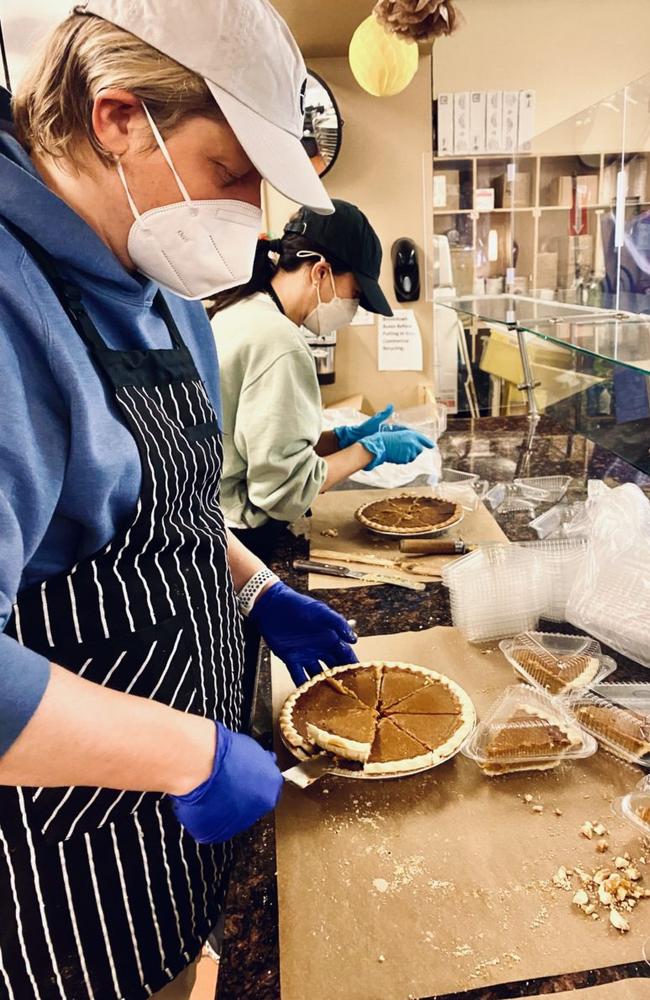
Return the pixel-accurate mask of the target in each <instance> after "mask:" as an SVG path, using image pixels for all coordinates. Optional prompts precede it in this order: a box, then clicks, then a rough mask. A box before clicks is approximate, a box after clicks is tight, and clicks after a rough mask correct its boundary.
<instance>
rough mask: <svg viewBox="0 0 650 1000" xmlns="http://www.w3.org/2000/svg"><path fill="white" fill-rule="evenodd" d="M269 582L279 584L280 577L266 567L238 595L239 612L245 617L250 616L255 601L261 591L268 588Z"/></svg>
mask: <svg viewBox="0 0 650 1000" xmlns="http://www.w3.org/2000/svg"><path fill="white" fill-rule="evenodd" d="M269 580H273V581H274V582H277V581H279V577H278V576H276V574H275V573H272V572H271V570H270V569H268V568H267V567H266V566H265V567H264V569H259V570H258V571H257V573H255V574H254V575H253V576H252V577H251V578H250V580H249V581H248V583H245V584H244V586H243V587H242V589H241V590H240V591H239V593H238V594H237V603H238V604H239V610H240V611H241V613H242V614H243V615H249V614H250V613H251V611H252V610H253V605H254V604H255V601H256V600H257V598H258V597H259V595H260V591H261V590H262V589H263V588H264V587H265V586H266V584H267V583H268V582H269Z"/></svg>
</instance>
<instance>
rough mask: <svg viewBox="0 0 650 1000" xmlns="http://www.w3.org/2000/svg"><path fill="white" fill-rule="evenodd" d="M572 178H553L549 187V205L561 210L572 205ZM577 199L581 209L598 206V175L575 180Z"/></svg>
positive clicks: (583, 176) (588, 175) (587, 175)
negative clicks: (559, 207) (556, 206)
mask: <svg viewBox="0 0 650 1000" xmlns="http://www.w3.org/2000/svg"><path fill="white" fill-rule="evenodd" d="M573 183H574V178H573V177H554V178H553V181H552V182H551V185H550V204H551V205H558V206H561V207H563V208H571V206H572V205H573ZM575 184H576V194H577V199H578V200H579V201H580V204H581V205H582V207H583V208H585V207H588V206H590V205H597V204H598V175H597V174H585V175H581V176H579V177H576V178H575Z"/></svg>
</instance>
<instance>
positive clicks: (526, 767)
mask: <svg viewBox="0 0 650 1000" xmlns="http://www.w3.org/2000/svg"><path fill="white" fill-rule="evenodd" d="M597 749H598V744H597V743H596V740H595V739H594V738H593V737H592V736H590V735H589V734H588V733H586V732H585V731H584V730H583V729H581V728H580V726H579V725H578V724H577V723H576V720H575V718H574V717H573V715H572V713H571V712H570V711H569V709H568V708H567V706H566V703H565V702H564V701H560V700H558V699H554V698H550V697H549V696H548V695H546V694H544V693H543V692H542V691H540V690H538V689H537V688H534V687H531V686H530V685H528V684H515V685H513V686H511V687H508V688H506V689H505V691H504V692H503V694H502V695H501V696H500V697H499V698H498V700H497V701H496V702H495V703H494V705H493V706H492V708H491V709H490V712H489V713H488V715H487V716H486V718H485V719H483V721H482V722H480V723H479V725H478V726H477V727H476V729H475V730H474V732H473V733H472V735H471V736H470V737H469V738H468V739H467V740H466V741H465V743H464V744H463V746H462V747H461V752H462V753H463V754H464V755H465V756H466V757H469V758H470V759H471V760H474V761H476V763H477V764H478V765H479V767H480V768H481V770H482V771H483V772H484V773H485V774H487V775H490V776H491V777H494V776H496V775H499V774H511V773H513V772H519V771H548V770H550V769H551V768H554V767H558V766H559V765H560V764H561V763H563V762H564V761H571V760H582V759H583V758H585V757H591V756H592V754H594V753H595V752H596V750H597Z"/></svg>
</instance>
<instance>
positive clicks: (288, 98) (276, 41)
mask: <svg viewBox="0 0 650 1000" xmlns="http://www.w3.org/2000/svg"><path fill="white" fill-rule="evenodd" d="M75 10H77V11H78V12H80V13H87V14H96V15H97V16H98V17H103V18H104V19H105V20H106V21H110V22H111V23H112V24H116V25H117V26H118V27H119V28H123V29H124V30H125V31H129V32H130V33H131V34H132V35H136V36H137V37H138V38H141V39H142V41H143V42H146V43H147V45H151V46H152V47H153V48H155V49H158V51H159V52H162V53H163V54H164V55H166V56H169V57H170V58H171V59H174V60H175V61H176V62H178V63H181V65H183V66H185V67H186V68H187V69H189V70H191V71H192V72H194V73H197V74H198V75H199V76H202V77H203V78H204V80H205V82H206V84H207V86H208V88H209V89H210V91H211V93H212V94H213V96H214V98H215V100H216V101H217V103H218V105H219V107H220V108H221V110H222V111H223V113H224V115H225V118H226V121H227V122H228V124H229V125H230V127H231V128H232V130H233V132H234V133H235V135H236V136H237V139H238V140H239V142H240V143H241V145H242V146H243V148H244V150H245V152H246V154H247V155H248V157H249V159H250V160H251V161H252V163H253V164H254V165H255V167H257V169H258V170H259V172H260V174H261V175H262V177H264V178H265V179H266V180H267V181H268V182H269V183H270V184H272V185H273V187H274V188H276V190H278V191H279V192H280V193H281V194H283V195H286V197H287V198H290V199H291V200H292V201H295V202H298V204H300V205H307V206H309V208H312V209H314V211H316V212H320V213H322V214H324V215H329V214H331V213H332V212H333V211H334V206H333V205H332V202H331V201H330V198H329V196H328V194H327V192H326V190H325V188H324V187H323V184H322V182H321V180H320V178H319V177H318V174H317V173H316V171H315V169H314V167H313V165H312V163H311V161H310V159H309V157H308V156H307V153H306V151H305V150H304V149H303V146H302V143H301V141H300V140H301V138H302V133H303V121H304V102H305V91H306V87H307V70H306V68H305V63H304V60H303V58H302V55H301V52H300V49H299V48H298V46H297V44H296V41H295V39H294V37H293V35H292V34H291V32H290V31H289V28H288V27H287V25H286V23H285V22H284V21H283V19H282V18H281V17H280V15H279V14H278V13H277V11H276V10H275V9H274V8H273V7H272V6H271V4H270V3H269V2H268V0H187V2H184V3H183V2H179V0H87V2H86V3H81V4H79V5H78V6H77V7H76V8H75Z"/></svg>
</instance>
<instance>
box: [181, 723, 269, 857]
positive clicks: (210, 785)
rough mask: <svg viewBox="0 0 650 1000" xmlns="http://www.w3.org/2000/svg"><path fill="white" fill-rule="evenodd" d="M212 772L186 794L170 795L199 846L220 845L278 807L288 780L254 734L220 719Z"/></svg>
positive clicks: (184, 824)
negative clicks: (245, 733)
mask: <svg viewBox="0 0 650 1000" xmlns="http://www.w3.org/2000/svg"><path fill="white" fill-rule="evenodd" d="M215 725H216V727H217V750H216V753H215V755H214V765H213V767H212V774H211V775H210V777H209V778H208V780H207V781H204V782H203V784H202V785H199V786H198V788H195V789H194V791H192V792H187V794H186V795H170V796H169V798H170V800H171V803H172V807H173V810H174V812H175V813H176V818H177V819H178V821H179V823H181V824H182V825H183V826H184V827H185V829H186V830H187V832H188V833H189V834H191V835H192V837H194V839H195V840H196V841H198V842H199V844H219V843H222V842H223V841H225V840H230V838H231V837H234V836H235V834H236V833H241V831H242V830H246V829H247V828H248V827H249V826H252V825H253V823H255V822H256V820H258V819H259V818H260V817H261V816H264V814H265V813H267V812H270V811H271V809H274V808H275V806H276V804H277V801H278V799H279V798H280V792H281V791H282V783H283V778H282V774H281V773H280V770H279V768H278V767H277V765H276V763H275V754H272V753H268V751H266V750H263V749H262V747H261V746H260V745H259V744H258V743H256V742H255V740H252V739H251V738H250V736H243V735H242V734H241V733H233V732H231V731H230V729H226V727H225V726H222V724H221V723H220V722H216V723H215Z"/></svg>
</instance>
